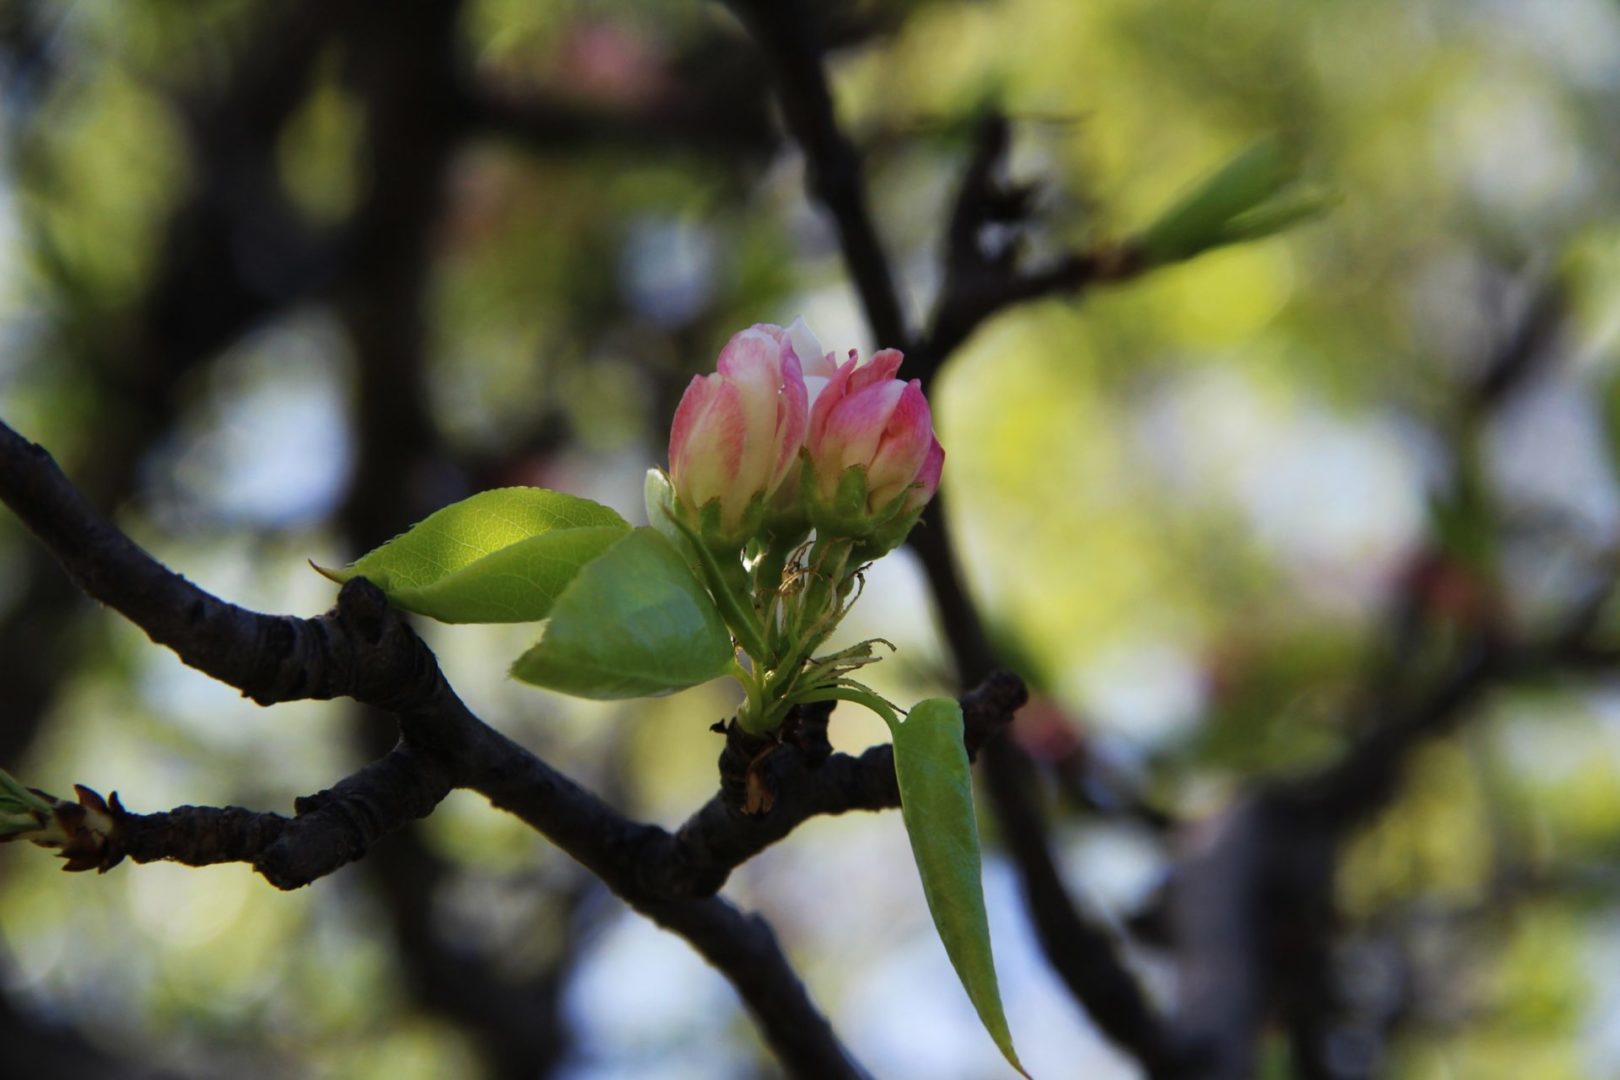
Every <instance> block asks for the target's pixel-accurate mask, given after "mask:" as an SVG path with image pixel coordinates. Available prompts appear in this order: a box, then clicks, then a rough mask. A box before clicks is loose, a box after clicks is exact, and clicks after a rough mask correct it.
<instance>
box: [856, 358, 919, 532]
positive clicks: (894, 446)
mask: <svg viewBox="0 0 1620 1080" xmlns="http://www.w3.org/2000/svg"><path fill="white" fill-rule="evenodd" d="M932 423H933V417H932V416H930V415H929V412H928V399H926V398H925V397H923V392H922V384H921V383H919V382H918V381H917V380H915V379H913V380H912V381H911V382H910V383H908V384H906V386H905V388H904V390H903V391H902V392H901V394H900V400H899V402H898V403H897V404H896V405H895V407H894V411H893V412H892V413H891V414H890V415H889V421H888V423H887V424H886V425H885V426H884V430H883V438H882V440H881V441H880V442H879V443H878V447H877V451H876V453H874V454H873V455H872V463H871V465H870V466H868V468H867V471H866V482H867V502H868V505H869V506H870V507H871V508H872V509H874V510H875V509H877V508H879V507H881V506H884V505H885V504H887V503H888V502H889V501H890V500H892V499H894V498H895V497H896V496H897V495H899V494H900V493H901V492H902V491H904V490H905V489H906V488H907V487H909V486H910V485H911V483H912V482H913V481H914V480H915V479H916V477H917V472H918V470H919V469H921V468H922V465H923V461H924V459H926V458H927V456H928V450H929V445H930V444H931V443H933V441H934V432H933V427H932Z"/></svg>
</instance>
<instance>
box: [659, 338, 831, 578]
mask: <svg viewBox="0 0 1620 1080" xmlns="http://www.w3.org/2000/svg"><path fill="white" fill-rule="evenodd" d="M806 334H808V331H806ZM811 340H813V338H812V339H811ZM716 367H717V370H716V372H715V373H714V374H711V375H697V376H694V377H693V379H692V382H691V384H690V385H689V386H687V388H686V393H685V394H684V395H682V397H681V403H680V406H679V407H678V408H677V409H676V410H675V422H674V424H673V426H672V427H671V430H670V436H669V472H670V479H671V481H672V483H673V484H674V487H675V496H676V505H677V509H678V512H680V513H681V514H683V515H684V516H685V517H686V519H687V520H688V522H689V523H690V524H692V525H693V526H694V527H695V528H697V529H698V530H699V531H700V532H701V533H702V535H703V538H704V540H705V541H706V542H708V543H709V544H710V545H711V546H713V547H716V548H720V549H730V550H736V549H737V548H740V547H741V546H742V545H743V544H744V543H746V542H747V541H748V539H749V538H750V537H752V536H753V535H754V534H755V533H757V532H758V531H759V528H760V524H761V521H762V520H763V517H764V513H765V507H766V504H767V502H768V501H769V500H770V498H771V496H772V495H773V494H774V493H775V492H776V490H777V488H779V487H780V486H781V485H782V481H783V479H784V478H785V477H786V476H787V475H788V473H789V472H790V471H791V470H792V469H793V468H794V465H795V461H796V458H797V455H798V451H799V447H800V445H801V444H802V443H803V441H804V430H805V423H806V419H807V411H808V406H807V402H806V396H805V385H804V376H803V373H802V371H801V369H800V364H799V358H798V356H797V354H796V353H795V352H794V346H793V342H792V340H791V337H790V332H789V331H786V330H783V329H782V328H781V327H778V326H769V325H764V324H761V325H759V326H753V327H750V328H749V329H747V330H744V331H742V332H740V333H738V334H736V335H734V336H733V337H732V339H731V340H730V341H729V342H727V343H726V347H725V348H724V349H723V350H721V352H720V359H719V363H718V364H717V365H716Z"/></svg>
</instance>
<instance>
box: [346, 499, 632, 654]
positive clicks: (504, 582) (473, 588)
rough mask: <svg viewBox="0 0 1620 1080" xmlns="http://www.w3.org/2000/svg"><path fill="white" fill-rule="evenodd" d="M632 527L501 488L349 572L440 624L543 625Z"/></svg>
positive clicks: (585, 504)
mask: <svg viewBox="0 0 1620 1080" xmlns="http://www.w3.org/2000/svg"><path fill="white" fill-rule="evenodd" d="M629 528H630V526H629V524H628V523H626V522H625V520H624V519H623V518H621V517H620V516H619V515H618V514H616V513H614V512H613V511H612V510H610V509H608V508H607V507H605V506H602V505H601V504H600V503H595V502H592V501H591V500H589V499H581V498H579V497H578V496H575V495H566V494H563V493H562V492H560V491H547V490H546V489H544V488H499V489H496V490H494V491H485V492H480V493H479V494H477V495H474V496H472V497H471V498H469V499H463V500H462V501H461V502H458V503H454V504H452V505H450V506H447V507H445V508H444V509H442V510H439V511H437V512H435V513H433V514H431V515H429V516H428V517H426V518H424V519H423V520H421V521H419V522H417V523H416V524H415V525H413V526H411V528H410V529H408V530H406V531H405V532H404V533H402V534H401V535H399V536H397V537H395V538H394V539H392V540H390V541H388V543H386V544H384V545H382V546H381V547H379V548H377V549H376V550H374V551H372V552H370V553H369V554H367V555H365V556H363V557H361V558H360V559H359V560H357V561H356V562H354V563H352V564H351V565H349V566H347V567H345V568H343V569H342V570H327V569H323V568H321V567H317V568H316V569H318V570H320V571H321V573H323V574H325V575H326V576H327V577H329V578H331V579H332V580H333V581H338V582H343V581H348V580H349V579H350V578H353V577H360V576H364V577H365V578H367V579H368V580H369V581H371V582H372V583H373V584H374V585H376V586H377V587H378V588H380V589H382V591H383V592H384V593H386V594H387V596H388V599H389V602H390V603H392V604H394V605H395V606H397V607H401V608H404V609H405V610H407V611H414V612H417V613H418V614H421V615H427V616H430V617H431V618H435V619H438V620H439V621H441V622H450V623H466V622H483V623H495V622H536V621H538V620H540V619H543V618H545V617H546V615H547V614H548V613H549V612H550V610H551V606H552V604H554V603H555V602H556V600H557V598H558V596H559V595H561V593H562V591H563V589H564V587H565V586H567V584H568V582H569V581H571V580H572V579H573V578H574V575H575V574H577V573H578V572H579V569H580V567H582V566H584V565H585V564H586V563H588V562H590V561H591V560H592V559H594V558H596V557H597V556H598V555H600V554H602V552H604V551H606V550H607V549H608V548H610V547H611V546H613V544H615V543H617V542H618V541H619V540H621V539H623V538H624V537H625V536H626V535H627V533H628V531H629Z"/></svg>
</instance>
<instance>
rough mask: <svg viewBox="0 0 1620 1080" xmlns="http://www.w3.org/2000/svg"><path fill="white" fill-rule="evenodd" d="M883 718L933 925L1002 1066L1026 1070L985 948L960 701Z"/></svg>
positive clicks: (986, 924) (986, 923)
mask: <svg viewBox="0 0 1620 1080" xmlns="http://www.w3.org/2000/svg"><path fill="white" fill-rule="evenodd" d="M885 719H887V720H889V729H890V731H891V732H893V735H894V771H895V776H896V777H897V778H898V779H899V781H900V812H901V815H902V816H903V817H904V819H905V823H906V834H907V835H908V836H909V837H910V838H911V853H912V855H913V857H915V858H916V860H917V872H918V873H919V874H920V875H921V876H922V885H923V895H924V896H925V897H926V898H927V900H928V912H929V914H930V915H932V916H933V917H934V927H935V929H937V930H938V931H939V939H940V941H941V942H943V943H944V945H945V954H946V955H947V956H949V957H950V958H951V966H952V967H954V968H955V969H956V974H957V977H958V978H959V979H961V980H962V988H963V989H964V990H966V991H967V995H968V998H969V999H970V1000H971V1001H972V1002H973V1007H974V1008H975V1009H976V1010H978V1013H979V1019H980V1020H981V1021H982V1022H983V1023H984V1028H985V1030H986V1031H987V1032H989V1033H990V1038H991V1039H993V1040H994V1041H995V1044H996V1046H997V1047H998V1048H1000V1050H1001V1053H1002V1054H1003V1056H1005V1057H1006V1059H1007V1062H1008V1064H1010V1065H1012V1067H1013V1068H1015V1069H1017V1070H1018V1071H1019V1073H1021V1074H1023V1075H1025V1076H1028V1075H1029V1074H1028V1073H1025V1072H1024V1067H1023V1065H1021V1064H1020V1063H1019V1061H1018V1053H1017V1051H1016V1050H1014V1049H1013V1041H1012V1031H1011V1030H1010V1029H1009V1028H1008V1026H1007V1015H1006V1013H1005V1011H1004V1010H1003V1009H1002V1007H1001V990H1000V988H999V987H998V985H997V983H996V968H995V963H994V961H993V959H992V957H991V952H990V920H989V917H988V916H987V915H986V913H985V908H984V888H983V885H982V883H981V881H980V859H979V826H978V821H977V820H976V819H975V817H974V814H973V782H972V778H971V776H970V774H969V771H968V758H967V750H966V748H965V747H964V746H963V744H962V707H961V706H960V705H958V704H957V703H956V702H955V701H953V700H951V699H950V698H930V699H929V700H927V701H923V702H919V703H918V704H917V706H916V707H915V708H913V709H912V710H911V713H910V715H909V716H907V717H906V718H905V719H904V720H896V719H894V718H892V716H885Z"/></svg>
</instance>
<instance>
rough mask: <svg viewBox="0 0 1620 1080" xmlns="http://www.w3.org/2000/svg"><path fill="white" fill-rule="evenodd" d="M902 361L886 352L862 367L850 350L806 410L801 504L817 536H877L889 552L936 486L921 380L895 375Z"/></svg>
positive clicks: (935, 447) (938, 461) (934, 445)
mask: <svg viewBox="0 0 1620 1080" xmlns="http://www.w3.org/2000/svg"><path fill="white" fill-rule="evenodd" d="M901 359H902V357H901V355H900V353H899V351H897V350H895V349H884V350H882V351H881V352H879V353H878V354H877V355H875V356H873V357H872V360H871V362H870V363H868V364H865V365H864V366H863V365H861V364H859V363H858V361H857V359H856V357H855V355H854V353H853V352H852V353H851V355H850V358H849V360H847V361H845V363H844V364H843V365H842V366H840V367H839V368H838V369H837V370H836V371H835V372H834V373H833V374H832V376H831V377H830V378H829V379H828V381H827V385H826V386H825V387H823V388H822V389H821V391H820V393H819V394H818V395H817V397H816V400H815V405H814V407H813V408H812V409H811V410H810V419H809V429H808V431H807V433H806V436H805V449H806V451H807V454H806V458H807V463H806V465H805V466H804V483H805V492H804V501H805V503H806V504H807V507H808V510H809V516H810V520H811V522H812V523H813V524H814V525H815V527H816V530H817V532H818V533H820V534H822V535H825V536H850V537H860V538H872V537H875V536H876V535H877V534H879V533H881V534H882V536H881V539H882V541H883V544H884V545H885V546H884V550H887V549H888V548H890V547H893V546H895V545H897V544H898V543H899V542H900V541H901V540H902V539H904V537H905V533H906V532H907V531H909V530H910V528H911V526H912V525H913V524H915V522H916V519H917V516H918V515H919V514H921V513H922V509H923V507H924V506H926V505H927V503H928V501H929V500H930V499H932V498H933V497H934V492H935V491H937V490H938V489H939V477H940V470H941V469H942V468H943V466H944V464H945V451H944V449H943V448H941V446H940V445H939V440H937V439H936V438H935V437H934V429H933V417H932V415H931V413H930V412H929V409H928V401H927V399H926V398H924V397H923V392H922V384H921V383H919V382H918V381H917V380H915V379H913V380H911V381H910V382H909V383H908V382H902V381H901V380H900V379H897V378H895V373H896V372H897V371H898V370H899V368H900V361H901ZM891 526H899V527H900V528H899V530H898V533H899V534H898V536H896V535H894V533H895V532H896V529H895V528H891Z"/></svg>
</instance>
